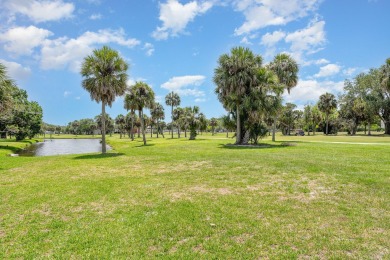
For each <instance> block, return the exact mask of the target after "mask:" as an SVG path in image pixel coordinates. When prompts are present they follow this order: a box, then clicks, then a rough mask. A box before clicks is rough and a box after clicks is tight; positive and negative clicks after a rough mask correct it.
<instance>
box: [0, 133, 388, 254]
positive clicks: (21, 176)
mask: <svg viewBox="0 0 390 260" xmlns="http://www.w3.org/2000/svg"><path fill="white" fill-rule="evenodd" d="M167 136H168V135H166V137H167ZM53 137H54V136H53ZM340 140H341V141H340ZM233 141H234V140H232V139H230V138H229V139H227V138H226V135H225V134H222V133H221V134H217V135H215V136H210V135H199V136H198V140H196V141H189V140H186V139H184V138H182V139H173V140H172V139H170V138H166V139H162V138H159V139H157V138H153V139H150V138H149V139H148V145H147V146H143V145H142V142H141V139H137V140H135V141H133V142H132V141H130V140H129V139H128V138H126V139H119V137H118V136H117V135H115V136H114V137H108V142H109V143H110V145H111V146H112V147H113V148H114V150H112V151H110V152H109V153H108V154H107V155H101V154H83V155H68V156H49V157H7V156H5V155H6V154H7V153H8V154H9V153H12V152H13V151H15V150H16V149H17V148H18V147H23V146H25V144H24V143H15V142H9V141H2V142H0V258H133V259H146V258H148V259H149V258H169V259H172V258H173V259H175V258H181V259H210V258H212V259H213V258H214V259H259V258H260V259H267V258H270V259H274V258H292V259H294V258H296V259H326V258H331V259H334V258H336V259H363V258H366V259H389V258H390V240H389V237H390V232H389V231H390V213H389V212H390V178H389V177H390V137H383V136H377V137H364V136H362V137H347V136H328V137H325V136H323V135H316V136H315V137H312V136H310V137H309V136H303V137H301V136H298V137H280V136H278V137H277V142H275V143H272V142H271V141H270V140H269V138H267V139H266V140H263V141H262V142H261V143H262V144H264V145H262V146H260V147H233V146H229V145H227V144H229V143H233ZM319 142H321V143H319ZM338 142H343V143H338ZM349 142H352V143H353V144H350V143H349ZM359 143H371V144H359ZM7 145H8V146H7Z"/></svg>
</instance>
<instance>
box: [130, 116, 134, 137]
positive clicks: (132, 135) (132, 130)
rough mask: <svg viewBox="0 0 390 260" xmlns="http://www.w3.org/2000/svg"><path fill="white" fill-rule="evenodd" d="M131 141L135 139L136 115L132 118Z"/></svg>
mask: <svg viewBox="0 0 390 260" xmlns="http://www.w3.org/2000/svg"><path fill="white" fill-rule="evenodd" d="M130 131H131V132H130V136H131V141H134V117H132V118H131V130H130Z"/></svg>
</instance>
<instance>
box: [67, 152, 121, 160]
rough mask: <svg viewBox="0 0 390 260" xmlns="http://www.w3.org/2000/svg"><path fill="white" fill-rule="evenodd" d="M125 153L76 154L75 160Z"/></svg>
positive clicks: (112, 156)
mask: <svg viewBox="0 0 390 260" xmlns="http://www.w3.org/2000/svg"><path fill="white" fill-rule="evenodd" d="M122 155H125V154H124V153H105V154H103V153H100V154H86V155H80V156H76V157H74V158H73V159H75V160H86V159H105V158H114V157H119V156H122Z"/></svg>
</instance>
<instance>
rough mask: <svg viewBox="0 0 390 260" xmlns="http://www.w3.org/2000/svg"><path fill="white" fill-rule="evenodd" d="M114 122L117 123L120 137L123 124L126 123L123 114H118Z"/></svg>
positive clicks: (120, 136)
mask: <svg viewBox="0 0 390 260" xmlns="http://www.w3.org/2000/svg"><path fill="white" fill-rule="evenodd" d="M115 124H116V125H117V127H118V130H119V138H120V139H122V134H123V130H124V129H125V124H126V120H125V116H124V115H122V114H119V115H118V116H117V117H116V118H115Z"/></svg>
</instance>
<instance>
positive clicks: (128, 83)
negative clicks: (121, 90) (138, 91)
mask: <svg viewBox="0 0 390 260" xmlns="http://www.w3.org/2000/svg"><path fill="white" fill-rule="evenodd" d="M139 81H142V82H146V79H144V78H128V79H127V82H126V85H127V86H129V87H130V86H133V85H135V83H136V82H139Z"/></svg>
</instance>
